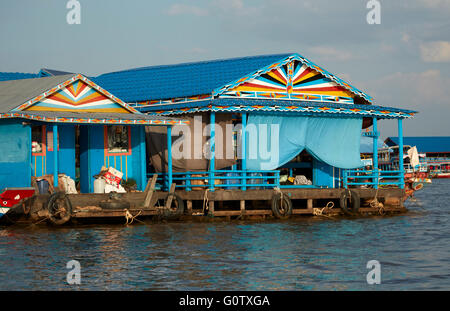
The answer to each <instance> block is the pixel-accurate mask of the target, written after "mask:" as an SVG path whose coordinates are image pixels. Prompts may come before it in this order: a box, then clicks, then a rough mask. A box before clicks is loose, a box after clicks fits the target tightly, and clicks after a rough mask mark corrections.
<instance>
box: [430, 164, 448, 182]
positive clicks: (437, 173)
mask: <svg viewBox="0 0 450 311" xmlns="http://www.w3.org/2000/svg"><path fill="white" fill-rule="evenodd" d="M429 172H430V177H431V178H450V163H447V162H444V163H433V164H432V165H430V170H429Z"/></svg>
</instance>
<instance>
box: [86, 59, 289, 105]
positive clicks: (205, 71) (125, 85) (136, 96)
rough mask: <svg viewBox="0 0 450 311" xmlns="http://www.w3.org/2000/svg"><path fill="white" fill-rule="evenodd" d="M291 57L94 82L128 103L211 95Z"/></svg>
mask: <svg viewBox="0 0 450 311" xmlns="http://www.w3.org/2000/svg"><path fill="white" fill-rule="evenodd" d="M290 55H292V54H274V55H262V56H251V57H240V58H232V59H222V60H213V61H203V62H195V63H183V64H176V65H164V66H150V67H142V68H136V69H130V70H124V71H118V72H112V73H106V74H102V75H100V76H98V77H96V78H92V81H93V82H95V83H97V84H98V85H99V86H101V87H103V88H104V89H106V90H108V91H110V92H111V93H112V94H114V95H115V96H117V97H119V98H121V99H122V100H123V101H125V102H128V103H132V102H137V101H144V100H149V99H152V100H157V99H166V98H177V97H188V96H194V95H202V94H211V93H212V91H213V90H214V89H216V88H218V87H221V86H223V85H225V84H227V83H229V82H232V81H234V80H236V79H239V78H241V77H242V76H244V75H246V74H249V73H252V72H254V71H256V70H258V69H260V68H262V67H265V66H267V65H270V64H272V63H274V62H276V61H279V60H281V59H283V58H285V57H288V56H290Z"/></svg>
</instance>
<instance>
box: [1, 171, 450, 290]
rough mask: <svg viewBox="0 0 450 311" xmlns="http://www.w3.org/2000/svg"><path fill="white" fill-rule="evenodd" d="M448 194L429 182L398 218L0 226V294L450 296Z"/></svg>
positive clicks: (443, 183) (439, 183)
mask: <svg viewBox="0 0 450 311" xmlns="http://www.w3.org/2000/svg"><path fill="white" fill-rule="evenodd" d="M449 190H450V180H433V184H432V185H429V186H427V187H426V188H424V189H423V190H422V191H420V192H418V193H417V194H416V201H414V202H409V203H408V204H407V205H408V208H409V209H410V212H409V213H407V214H406V215H402V216H394V217H370V218H359V219H344V218H339V219H326V218H310V217H308V218H307V217H305V218H301V219H296V220H289V221H271V222H219V223H190V222H189V223H183V222H172V223H151V224H148V225H134V226H128V227H125V226H123V225H101V226H98V225H96V226H92V225H90V226H79V227H69V228H48V227H45V226H42V227H39V226H34V227H29V226H28V227H24V226H12V227H0V266H1V267H2V269H0V290H61V289H62V290H70V289H79V290H449V289H450V251H449V250H450V227H449V220H450V212H449V211H450V206H449V202H450V195H449ZM72 259H76V260H78V261H79V262H80V264H81V284H80V285H68V284H67V282H66V274H67V272H68V271H69V270H68V269H67V268H66V263H67V262H68V261H70V260H72ZM369 260H378V261H379V262H380V263H381V284H380V285H368V284H367V282H366V275H367V273H368V272H369V269H367V268H366V264H367V262H368V261H369Z"/></svg>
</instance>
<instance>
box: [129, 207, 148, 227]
mask: <svg viewBox="0 0 450 311" xmlns="http://www.w3.org/2000/svg"><path fill="white" fill-rule="evenodd" d="M141 213H142V210H140V211H139V212H138V213H137V214H136V215H134V216H133V215H132V214H131V213H130V211H129V210H128V209H125V219H126V223H125V225H131V224H132V223H133V221H134V220H135V219H136V217H138V216H139V215H140V214H141ZM136 220H137V221H139V222H141V223H144V222H143V221H140V220H139V219H136Z"/></svg>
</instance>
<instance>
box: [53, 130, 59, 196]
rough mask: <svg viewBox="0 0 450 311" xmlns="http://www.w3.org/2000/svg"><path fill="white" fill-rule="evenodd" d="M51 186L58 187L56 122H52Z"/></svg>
mask: <svg viewBox="0 0 450 311" xmlns="http://www.w3.org/2000/svg"><path fill="white" fill-rule="evenodd" d="M53 186H54V187H55V188H56V187H58V124H56V123H55V124H53Z"/></svg>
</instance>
